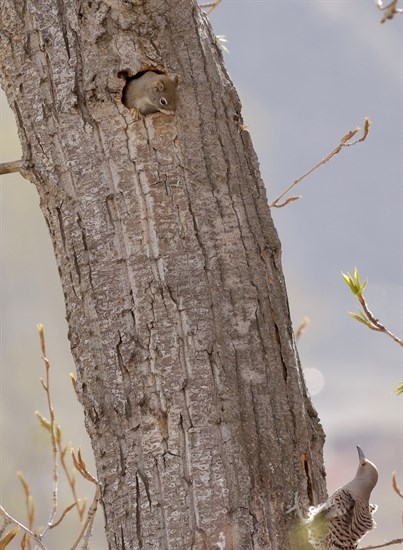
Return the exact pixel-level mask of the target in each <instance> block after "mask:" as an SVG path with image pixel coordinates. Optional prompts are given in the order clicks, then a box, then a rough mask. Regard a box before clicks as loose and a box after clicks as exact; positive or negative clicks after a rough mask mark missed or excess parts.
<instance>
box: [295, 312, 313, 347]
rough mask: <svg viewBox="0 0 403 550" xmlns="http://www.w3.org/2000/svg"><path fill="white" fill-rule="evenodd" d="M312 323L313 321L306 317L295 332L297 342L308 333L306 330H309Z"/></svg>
mask: <svg viewBox="0 0 403 550" xmlns="http://www.w3.org/2000/svg"><path fill="white" fill-rule="evenodd" d="M310 323H311V320H310V318H309V317H304V318H303V319H302V322H301V323H300V325H299V327H298V328H297V330H296V331H295V339H296V341H297V342H298V340H299V339H300V338H301V336H302V335H303V334H304V332H305V331H306V329H307V327H308V325H310Z"/></svg>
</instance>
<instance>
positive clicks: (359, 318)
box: [349, 310, 373, 328]
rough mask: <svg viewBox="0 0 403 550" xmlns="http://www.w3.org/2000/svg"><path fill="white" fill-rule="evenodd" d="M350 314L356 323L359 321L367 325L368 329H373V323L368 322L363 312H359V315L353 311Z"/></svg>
mask: <svg viewBox="0 0 403 550" xmlns="http://www.w3.org/2000/svg"><path fill="white" fill-rule="evenodd" d="M349 314H350V315H351V317H352V318H353V319H355V320H356V321H359V322H360V323H362V324H364V325H366V326H367V327H369V328H372V326H373V325H372V323H371V322H370V321H368V319H367V318H366V317H365V315H364V314H363V312H362V311H360V310H358V313H354V312H352V311H349Z"/></svg>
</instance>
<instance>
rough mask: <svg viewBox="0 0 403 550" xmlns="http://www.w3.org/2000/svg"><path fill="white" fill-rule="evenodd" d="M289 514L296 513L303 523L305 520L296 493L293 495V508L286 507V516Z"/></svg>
mask: <svg viewBox="0 0 403 550" xmlns="http://www.w3.org/2000/svg"><path fill="white" fill-rule="evenodd" d="M291 512H297V514H298V517H299V519H300V520H301V521H303V520H304V519H305V518H304V515H303V513H302V511H301V506H300V499H299V495H298V492H296V493H295V495H294V506H287V509H286V511H285V513H286V514H291Z"/></svg>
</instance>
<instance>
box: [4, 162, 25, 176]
mask: <svg viewBox="0 0 403 550" xmlns="http://www.w3.org/2000/svg"><path fill="white" fill-rule="evenodd" d="M20 169H21V161H20V160H13V161H11V162H3V163H2V164H0V176H1V175H3V174H12V173H13V172H19V171H20Z"/></svg>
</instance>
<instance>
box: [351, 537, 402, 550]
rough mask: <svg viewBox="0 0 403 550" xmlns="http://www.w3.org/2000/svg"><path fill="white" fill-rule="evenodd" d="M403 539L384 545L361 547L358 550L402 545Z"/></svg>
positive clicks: (390, 541)
mask: <svg viewBox="0 0 403 550" xmlns="http://www.w3.org/2000/svg"><path fill="white" fill-rule="evenodd" d="M402 542H403V539H393V540H389V541H388V542H384V543H382V544H376V545H375V546H361V547H360V548H358V550H373V549H374V548H386V546H392V544H401V543H402Z"/></svg>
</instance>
